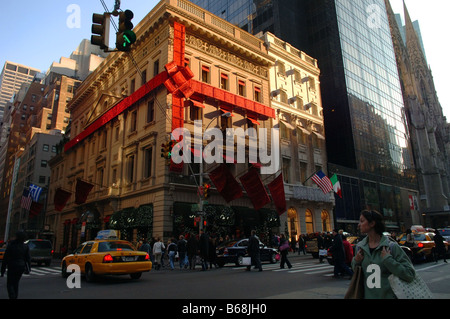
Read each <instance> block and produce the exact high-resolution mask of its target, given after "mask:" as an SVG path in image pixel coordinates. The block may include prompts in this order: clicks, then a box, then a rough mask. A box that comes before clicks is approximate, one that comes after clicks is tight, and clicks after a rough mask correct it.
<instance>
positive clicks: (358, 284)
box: [344, 266, 364, 299]
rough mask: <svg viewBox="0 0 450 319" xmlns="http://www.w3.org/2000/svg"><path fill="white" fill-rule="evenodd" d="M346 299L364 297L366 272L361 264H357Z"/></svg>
mask: <svg viewBox="0 0 450 319" xmlns="http://www.w3.org/2000/svg"><path fill="white" fill-rule="evenodd" d="M344 299H364V274H363V271H362V267H361V266H356V268H355V272H354V273H353V277H352V280H351V281H350V286H349V287H348V289H347V293H346V294H345V297H344Z"/></svg>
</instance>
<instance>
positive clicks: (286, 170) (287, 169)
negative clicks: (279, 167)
mask: <svg viewBox="0 0 450 319" xmlns="http://www.w3.org/2000/svg"><path fill="white" fill-rule="evenodd" d="M283 178H284V182H285V183H290V180H291V160H290V159H289V158H283Z"/></svg>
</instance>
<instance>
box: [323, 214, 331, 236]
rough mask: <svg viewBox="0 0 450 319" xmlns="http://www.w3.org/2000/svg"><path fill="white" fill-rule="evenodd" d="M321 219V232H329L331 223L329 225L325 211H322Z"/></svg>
mask: <svg viewBox="0 0 450 319" xmlns="http://www.w3.org/2000/svg"><path fill="white" fill-rule="evenodd" d="M321 218H322V231H324V232H328V231H331V223H330V214H328V212H327V211H326V210H323V211H322V213H321Z"/></svg>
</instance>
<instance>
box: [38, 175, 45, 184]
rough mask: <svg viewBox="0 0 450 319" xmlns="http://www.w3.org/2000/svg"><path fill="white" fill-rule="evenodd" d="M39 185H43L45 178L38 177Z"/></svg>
mask: <svg viewBox="0 0 450 319" xmlns="http://www.w3.org/2000/svg"><path fill="white" fill-rule="evenodd" d="M39 184H45V176H39Z"/></svg>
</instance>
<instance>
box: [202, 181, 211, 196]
mask: <svg viewBox="0 0 450 319" xmlns="http://www.w3.org/2000/svg"><path fill="white" fill-rule="evenodd" d="M210 188H211V184H208V183H204V184H203V198H204V199H208V198H209V189H210Z"/></svg>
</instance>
